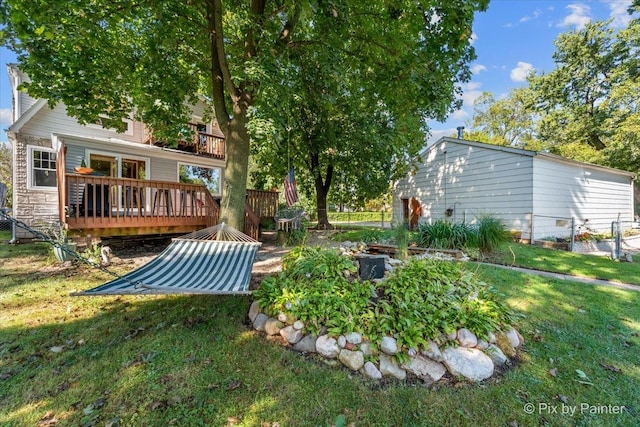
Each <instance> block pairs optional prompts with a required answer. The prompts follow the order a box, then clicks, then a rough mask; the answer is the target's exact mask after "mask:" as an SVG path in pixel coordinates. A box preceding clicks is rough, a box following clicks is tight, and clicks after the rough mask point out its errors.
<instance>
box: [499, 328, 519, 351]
mask: <svg viewBox="0 0 640 427" xmlns="http://www.w3.org/2000/svg"><path fill="white" fill-rule="evenodd" d="M496 345H497V346H498V347H499V348H500V350H502V352H503V353H504V355H505V356H507V357H514V356H515V355H516V349H515V347H514V346H513V345H512V344H511V340H510V339H509V338H507V336H506V335H505V334H503V333H502V332H498V333H497V334H496Z"/></svg>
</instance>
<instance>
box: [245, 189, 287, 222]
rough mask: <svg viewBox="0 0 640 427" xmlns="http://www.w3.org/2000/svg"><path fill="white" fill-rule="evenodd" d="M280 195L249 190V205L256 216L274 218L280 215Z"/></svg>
mask: <svg viewBox="0 0 640 427" xmlns="http://www.w3.org/2000/svg"><path fill="white" fill-rule="evenodd" d="M279 194H280V193H278V192H277V191H263V190H247V204H248V205H249V206H251V210H252V211H253V213H254V214H256V216H258V217H260V218H264V217H271V218H273V217H275V216H276V213H278V196H279Z"/></svg>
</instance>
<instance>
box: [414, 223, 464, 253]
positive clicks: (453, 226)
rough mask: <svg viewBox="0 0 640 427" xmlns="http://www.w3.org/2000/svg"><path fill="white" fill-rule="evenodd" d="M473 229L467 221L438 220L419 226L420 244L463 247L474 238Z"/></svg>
mask: <svg viewBox="0 0 640 427" xmlns="http://www.w3.org/2000/svg"><path fill="white" fill-rule="evenodd" d="M472 234H473V230H472V229H471V228H470V227H469V226H467V225H466V224H465V223H452V222H448V221H444V220H438V221H435V222H433V223H431V224H428V223H423V224H420V227H419V228H418V244H419V245H420V246H422V247H427V248H436V249H462V248H464V247H465V246H467V244H468V242H469V241H470V240H472Z"/></svg>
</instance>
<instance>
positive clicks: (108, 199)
mask: <svg viewBox="0 0 640 427" xmlns="http://www.w3.org/2000/svg"><path fill="white" fill-rule="evenodd" d="M61 205H63V206H64V209H65V212H61V215H60V218H65V222H66V223H67V226H68V228H69V229H71V230H74V229H96V228H99V229H108V228H129V227H172V226H182V227H185V226H193V227H196V226H203V227H207V226H210V225H214V224H216V223H217V220H218V215H219V213H218V211H219V208H218V205H217V204H216V203H215V201H214V200H213V198H212V197H211V195H210V194H209V192H208V191H207V188H206V187H205V186H203V185H196V184H182V183H174V182H166V181H150V180H140V179H128V178H111V177H99V176H90V175H75V174H66V175H65V189H64V203H61Z"/></svg>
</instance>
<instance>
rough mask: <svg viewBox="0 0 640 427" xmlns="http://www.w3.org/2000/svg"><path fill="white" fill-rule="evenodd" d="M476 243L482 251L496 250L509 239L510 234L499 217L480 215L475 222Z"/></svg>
mask: <svg viewBox="0 0 640 427" xmlns="http://www.w3.org/2000/svg"><path fill="white" fill-rule="evenodd" d="M476 229H477V231H476V235H477V244H476V245H474V246H476V247H478V248H479V249H480V251H481V252H482V253H489V252H493V251H494V250H496V249H497V248H498V247H500V246H501V245H502V244H504V243H507V242H510V241H511V234H510V233H509V231H508V230H507V229H506V227H505V225H504V223H503V222H502V220H500V219H499V218H496V217H494V216H492V215H481V216H480V217H479V218H478V222H477V223H476Z"/></svg>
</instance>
